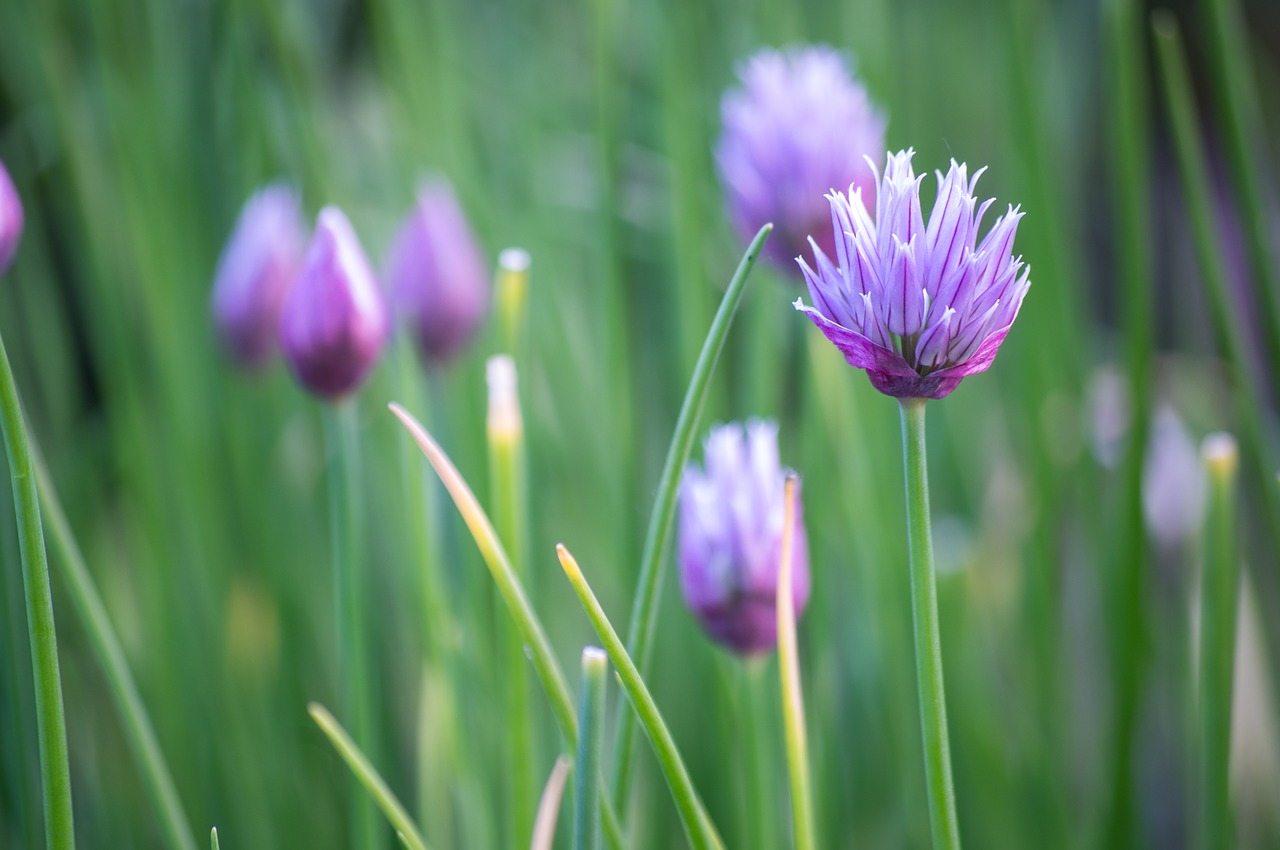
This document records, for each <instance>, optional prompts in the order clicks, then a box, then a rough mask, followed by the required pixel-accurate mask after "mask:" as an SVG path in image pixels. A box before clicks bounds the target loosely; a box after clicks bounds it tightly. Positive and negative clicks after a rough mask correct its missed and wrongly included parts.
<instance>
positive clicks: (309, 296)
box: [280, 207, 387, 400]
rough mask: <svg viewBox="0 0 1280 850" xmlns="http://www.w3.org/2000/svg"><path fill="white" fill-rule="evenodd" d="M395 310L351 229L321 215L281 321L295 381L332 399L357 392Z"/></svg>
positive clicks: (332, 212) (339, 217)
mask: <svg viewBox="0 0 1280 850" xmlns="http://www.w3.org/2000/svg"><path fill="white" fill-rule="evenodd" d="M386 339H387V308H386V304H385V303H384V301H383V296H382V290H381V289H380V288H379V286H378V280H377V278H376V277H375V275H374V273H373V268H372V267H371V266H370V265H369V259H368V257H366V256H365V253H364V249H363V248H361V247H360V242H359V240H358V239H357V238H356V234H355V231H354V230H352V229H351V223H350V222H349V221H347V217H346V216H345V215H344V214H343V213H342V211H341V210H340V209H338V208H337V207H325V208H324V209H323V210H321V211H320V218H319V221H318V222H317V224H316V232H315V235H314V236H313V237H312V239H311V245H310V247H309V248H308V249H307V256H306V259H305V260H304V261H303V265H302V271H301V272H300V273H299V274H298V280H297V282H296V283H295V284H294V285H293V288H292V289H291V290H290V291H289V297H288V298H287V299H286V301H285V305H284V311H283V313H282V314H281V317H280V346H281V349H282V351H283V353H284V357H285V360H286V361H287V362H288V364H289V368H290V369H291V370H292V371H293V374H294V376H295V377H296V378H297V379H298V382H299V383H301V384H302V385H303V386H304V387H305V388H306V389H308V390H310V391H311V392H313V393H315V394H316V395H319V396H321V397H323V398H326V399H331V400H333V399H338V398H341V397H342V396H345V395H347V394H348V393H350V392H352V391H353V390H355V389H356V388H357V387H358V386H359V385H360V383H361V381H363V380H364V377H365V375H366V374H368V372H369V370H370V369H371V368H372V367H373V364H374V363H375V362H376V361H377V359H378V355H379V354H381V353H382V347H383V345H384V344H385V343H386Z"/></svg>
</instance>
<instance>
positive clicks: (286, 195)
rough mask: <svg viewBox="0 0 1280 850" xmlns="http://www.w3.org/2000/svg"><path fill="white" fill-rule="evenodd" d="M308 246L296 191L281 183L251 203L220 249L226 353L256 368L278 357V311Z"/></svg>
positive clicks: (218, 300) (216, 312)
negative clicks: (272, 357) (273, 357)
mask: <svg viewBox="0 0 1280 850" xmlns="http://www.w3.org/2000/svg"><path fill="white" fill-rule="evenodd" d="M306 245H307V226H306V222H304V221H303V219H302V206H301V204H300V203H299V202H298V195H297V193H296V192H294V190H293V189H292V188H291V187H289V186H286V185H283V184H274V185H271V186H268V187H266V188H265V189H262V190H261V191H260V192H258V193H257V194H256V195H254V196H253V197H252V198H250V199H249V200H248V202H247V203H246V204H245V205H244V209H243V210H242V211H241V213H240V219H239V220H238V221H237V222H236V227H235V230H234V231H233V232H232V233H231V238H230V239H229V240H228V241H227V245H226V247H225V248H223V249H222V257H221V258H220V259H219V260H218V272H217V276H216V277H215V278H214V283H213V320H214V324H215V325H216V327H217V329H218V336H219V337H220V338H221V340H222V344H223V346H224V347H225V348H226V350H227V353H228V354H230V355H231V356H232V357H233V358H234V359H235V360H236V362H238V363H240V364H241V365H243V366H246V367H249V368H253V367H256V366H260V365H262V364H263V363H264V362H266V360H267V358H268V357H270V356H271V355H272V354H274V353H275V350H276V333H277V330H278V329H279V327H280V310H281V308H282V307H283V306H284V299H285V296H287V295H288V294H289V288H290V287H291V286H292V285H293V281H294V278H295V277H296V276H297V274H298V267H299V265H300V264H301V262H302V253H303V251H304V250H305V249H306Z"/></svg>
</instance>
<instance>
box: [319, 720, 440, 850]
mask: <svg viewBox="0 0 1280 850" xmlns="http://www.w3.org/2000/svg"><path fill="white" fill-rule="evenodd" d="M307 712H308V713H309V714H310V715H311V719H312V720H314V721H315V722H316V725H317V726H319V727H320V729H321V730H322V731H323V732H324V734H325V735H327V736H328V737H329V742H330V743H331V744H333V748H334V749H335V750H337V751H338V754H339V755H340V756H342V760H343V761H345V762H346V763H347V767H349V768H351V773H352V774H353V775H354V776H355V778H356V779H357V780H358V781H359V783H360V784H361V785H362V786H364V789H365V790H366V791H368V792H369V796H370V797H372V798H373V801H374V802H376V803H377V804H378V808H380V809H382V813H383V814H384V815H386V817H387V820H388V821H389V822H390V823H391V826H392V828H394V829H395V831H396V832H397V833H398V834H399V835H400V839H401V841H402V842H403V843H404V845H405V846H406V847H408V848H410V850H427V843H426V842H425V841H423V840H422V835H421V833H419V832H418V827H417V826H416V825H415V824H414V822H413V818H411V817H409V813H408V812H406V811H405V809H404V806H402V805H400V801H399V800H398V799H396V795H395V794H394V793H393V792H392V791H391V789H390V788H389V787H387V783H386V781H385V780H384V779H383V778H382V776H381V775H380V774H379V773H378V770H377V768H375V767H374V766H373V764H372V763H370V761H369V759H368V757H367V756H366V755H365V754H364V753H363V752H361V751H360V748H359V747H358V746H356V742H355V741H353V740H351V736H350V735H348V734H347V732H346V730H345V729H343V728H342V726H341V725H340V724H339V723H338V721H337V720H335V719H334V717H333V715H332V714H330V713H329V710H328V709H326V708H325V707H324V706H323V705H320V704H319V703H316V702H313V703H311V704H310V705H308V706H307Z"/></svg>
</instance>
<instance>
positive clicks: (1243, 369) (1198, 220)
mask: <svg viewBox="0 0 1280 850" xmlns="http://www.w3.org/2000/svg"><path fill="white" fill-rule="evenodd" d="M1151 28H1152V30H1153V32H1154V33H1155V40H1156V49H1157V53H1158V55H1159V57H1160V70H1161V78H1162V79H1163V81H1164V94H1165V101H1166V103H1167V105H1168V108H1169V119H1170V122H1171V124H1172V131H1173V139H1174V143H1175V146H1176V148H1177V153H1178V170H1179V172H1180V174H1181V176H1182V188H1183V192H1184V193H1185V194H1186V198H1187V215H1188V216H1189V217H1190V219H1191V227H1192V232H1193V236H1194V241H1195V248H1196V258H1197V260H1198V262H1199V265H1200V275H1201V277H1202V278H1203V280H1204V282H1205V288H1206V290H1207V294H1208V296H1209V307H1210V312H1211V313H1212V315H1213V323H1214V328H1215V330H1216V331H1217V336H1218V341H1219V344H1220V345H1221V346H1222V347H1223V349H1224V352H1225V354H1226V358H1227V362H1228V365H1229V366H1230V368H1231V376H1232V378H1233V379H1234V383H1235V387H1234V388H1233V390H1234V392H1233V395H1234V397H1235V403H1236V405H1237V408H1238V414H1237V415H1238V417H1239V420H1240V427H1241V429H1242V431H1243V437H1244V444H1245V449H1246V450H1247V452H1248V453H1249V454H1251V455H1252V456H1253V457H1254V458H1255V459H1256V461H1257V463H1259V464H1262V465H1264V466H1265V467H1266V468H1268V469H1275V468H1276V467H1277V463H1276V462H1275V458H1274V455H1273V453H1272V452H1271V451H1270V450H1269V448H1268V443H1267V438H1266V433H1267V432H1266V428H1265V427H1264V425H1263V421H1262V412H1261V411H1262V406H1261V405H1260V404H1257V403H1255V401H1254V399H1255V398H1256V397H1257V393H1259V392H1260V391H1261V388H1262V387H1263V385H1264V384H1263V379H1262V377H1261V375H1260V373H1259V368H1258V364H1257V362H1256V360H1255V359H1254V358H1253V357H1251V356H1250V355H1249V352H1248V351H1247V350H1246V349H1245V345H1244V340H1245V338H1244V334H1243V333H1241V330H1240V329H1241V328H1243V327H1245V322H1244V321H1243V318H1242V317H1241V315H1240V309H1239V305H1237V304H1236V302H1235V300H1234V299H1233V298H1232V297H1231V292H1230V290H1229V289H1228V287H1227V280H1226V274H1225V271H1224V270H1225V269H1226V261H1225V259H1224V256H1223V249H1222V243H1221V241H1220V239H1219V237H1218V234H1217V232H1216V231H1215V229H1214V223H1213V219H1212V211H1213V208H1214V205H1213V202H1212V200H1211V197H1212V195H1211V193H1210V191H1209V177H1208V168H1207V166H1206V158H1205V153H1204V145H1203V143H1202V142H1201V140H1200V137H1199V135H1198V130H1197V128H1198V127H1199V126H1200V125H1199V121H1198V120H1197V117H1196V110H1195V106H1194V104H1193V102H1192V100H1191V83H1190V80H1189V79H1188V75H1187V66H1186V58H1185V54H1184V52H1183V49H1182V36H1181V34H1180V33H1179V31H1178V22H1177V20H1176V19H1175V18H1174V17H1173V16H1172V15H1171V14H1169V13H1168V12H1163V11H1157V12H1155V13H1153V14H1152V16H1151ZM1260 489H1261V493H1262V502H1263V505H1262V507H1263V511H1264V514H1265V515H1266V517H1267V519H1268V521H1267V522H1264V523H1263V525H1264V526H1265V527H1267V528H1268V529H1269V530H1270V532H1271V537H1272V543H1273V544H1275V545H1280V493H1277V492H1276V489H1275V488H1274V487H1266V486H1263V487H1262V488H1260Z"/></svg>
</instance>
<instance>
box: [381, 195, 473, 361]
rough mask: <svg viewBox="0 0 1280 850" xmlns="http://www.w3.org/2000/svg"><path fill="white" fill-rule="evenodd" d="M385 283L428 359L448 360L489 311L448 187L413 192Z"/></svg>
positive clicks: (469, 235)
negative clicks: (415, 198) (414, 196)
mask: <svg viewBox="0 0 1280 850" xmlns="http://www.w3.org/2000/svg"><path fill="white" fill-rule="evenodd" d="M386 271H387V279H388V282H389V284H390V286H391V297H392V301H393V303H394V305H395V307H396V310H397V311H398V312H400V313H401V314H402V315H404V316H405V318H406V319H407V320H408V322H409V324H410V327H411V329H412V331H413V334H414V337H415V338H416V339H417V341H418V345H419V347H420V349H421V350H422V353H423V355H424V356H425V357H427V358H428V359H429V360H435V361H442V360H448V359H449V358H451V357H453V356H454V355H455V354H457V353H458V351H459V350H460V349H461V348H462V347H463V346H465V345H466V344H467V342H468V341H469V340H470V339H471V337H472V336H473V335H474V334H475V332H476V329H477V328H478V327H479V326H480V323H481V322H482V321H484V317H485V314H486V313H487V312H488V309H489V270H488V268H487V266H486V263H485V260H484V256H483V254H482V253H481V250H480V246H479V244H477V242H476V238H475V236H474V234H472V232H471V228H470V226H469V225H468V224H467V219H466V216H465V215H463V212H462V208H461V207H460V206H458V201H457V199H456V198H455V197H454V194H453V191H452V190H451V189H450V188H449V184H447V183H445V182H443V181H436V182H432V183H429V184H427V185H426V186H424V187H423V188H422V190H421V191H419V193H418V202H417V204H416V205H415V206H414V209H413V212H411V213H410V214H409V216H408V218H407V219H406V220H405V222H404V224H403V225H402V226H401V228H400V231H399V233H398V234H397V235H396V239H395V242H394V243H393V244H392V247H391V251H390V254H389V255H388V258H387V267H386Z"/></svg>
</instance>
